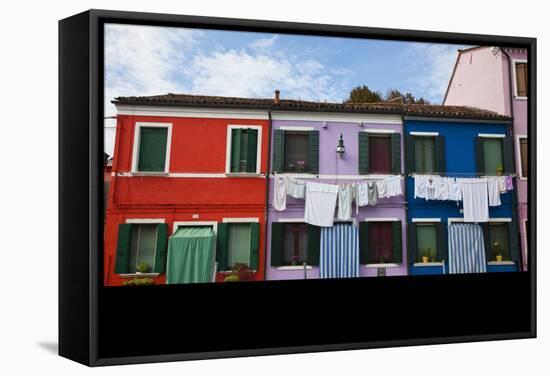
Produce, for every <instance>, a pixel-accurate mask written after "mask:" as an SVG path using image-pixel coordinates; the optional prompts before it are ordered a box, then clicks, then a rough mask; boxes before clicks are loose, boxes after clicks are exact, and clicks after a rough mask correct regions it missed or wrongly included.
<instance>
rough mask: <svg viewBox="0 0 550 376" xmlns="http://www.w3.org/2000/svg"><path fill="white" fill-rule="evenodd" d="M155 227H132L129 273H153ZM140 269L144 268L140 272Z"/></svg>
mask: <svg viewBox="0 0 550 376" xmlns="http://www.w3.org/2000/svg"><path fill="white" fill-rule="evenodd" d="M157 227H158V226H157V225H156V224H135V225H133V226H132V245H131V248H130V268H129V272H130V273H135V272H137V271H143V272H151V271H153V266H154V263H155V251H156V245H157ZM138 266H139V267H138ZM141 267H144V269H142V270H140V268H141Z"/></svg>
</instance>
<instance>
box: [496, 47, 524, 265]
mask: <svg viewBox="0 0 550 376" xmlns="http://www.w3.org/2000/svg"><path fill="white" fill-rule="evenodd" d="M500 52H502V54H503V55H504V56H506V59H508V93H509V94H510V95H509V100H510V117H511V118H512V121H511V123H510V126H509V129H508V133H509V134H510V137H512V145H513V146H514V150H516V140H515V137H514V123H515V118H514V89H513V87H512V80H513V76H512V69H513V67H512V58H511V57H510V55H508V52H506V51H505V50H504V48H502V47H500ZM512 159H513V161H514V169H515V168H517V164H516V153H515V152H514V153H512ZM518 182H519V179H518V178H517V176H516V189H514V190H513V192H514V193H513V198H512V202H515V203H516V205H515V206H516V208H515V209H516V215H517V218H518V219H519V217H520V215H519V214H520V213H519V210H520V209H519V206H520V205H519V204H520V202H519V198H518ZM513 206H514V205H513V204H512V207H513ZM516 225H518V226H519V221H518V222H516ZM518 233H519V231H518ZM519 238H520V239H521V236H520V237H519ZM518 246H519V249H520V252H519V262H520V264H519V265H518V266H519V270H522V269H523V252H522V250H521V248H522V246H521V241H520V244H519V245H518Z"/></svg>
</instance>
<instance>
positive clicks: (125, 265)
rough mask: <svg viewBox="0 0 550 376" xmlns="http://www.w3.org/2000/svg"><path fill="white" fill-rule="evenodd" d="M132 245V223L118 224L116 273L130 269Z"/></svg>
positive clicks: (122, 272)
mask: <svg viewBox="0 0 550 376" xmlns="http://www.w3.org/2000/svg"><path fill="white" fill-rule="evenodd" d="M131 246H132V225H131V224H129V223H124V224H120V225H118V241H117V249H116V260H115V273H117V274H125V273H128V272H129V271H130V249H131Z"/></svg>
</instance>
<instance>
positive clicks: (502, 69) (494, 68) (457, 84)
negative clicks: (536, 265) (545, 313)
mask: <svg viewBox="0 0 550 376" xmlns="http://www.w3.org/2000/svg"><path fill="white" fill-rule="evenodd" d="M527 77H528V75H527V50H526V49H520V48H502V49H501V48H499V47H474V48H469V49H465V50H459V52H458V57H457V60H456V63H455V67H454V70H453V74H452V76H451V79H450V81H449V85H448V87H447V92H446V93H445V98H444V99H443V105H449V106H453V105H460V106H472V107H479V108H483V109H487V110H492V111H495V112H498V113H500V114H503V115H508V116H511V117H512V118H513V123H512V124H513V125H512V127H511V129H510V131H509V132H510V134H511V135H512V136H513V138H514V142H515V152H516V153H515V161H516V173H517V178H516V181H515V182H516V187H517V203H518V204H517V214H518V216H519V221H518V222H519V229H518V230H519V232H520V239H521V247H522V261H523V262H522V264H523V267H522V269H523V270H527V260H528V254H527V250H528V244H527V229H528V203H527V197H528V193H527V192H528V183H527V182H528V162H527V136H528V134H527V133H528V132H527V130H528V119H527V104H528V98H527V96H528V94H527V92H528V87H527V82H528V78H527Z"/></svg>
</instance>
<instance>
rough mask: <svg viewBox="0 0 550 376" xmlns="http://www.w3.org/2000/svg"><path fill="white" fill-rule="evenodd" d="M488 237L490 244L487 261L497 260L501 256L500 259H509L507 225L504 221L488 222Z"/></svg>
mask: <svg viewBox="0 0 550 376" xmlns="http://www.w3.org/2000/svg"><path fill="white" fill-rule="evenodd" d="M489 239H490V245H491V252H490V255H491V257H490V259H489V260H487V261H497V260H498V259H499V258H500V257H498V256H499V255H500V256H501V257H502V259H501V261H509V260H510V247H509V244H508V227H507V225H506V223H490V224H489Z"/></svg>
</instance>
